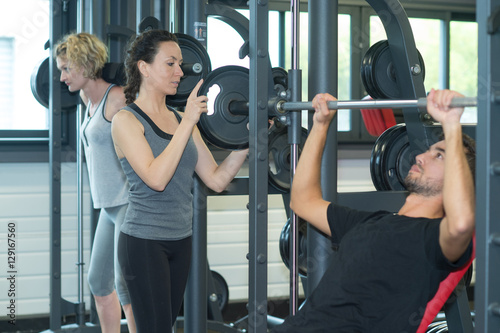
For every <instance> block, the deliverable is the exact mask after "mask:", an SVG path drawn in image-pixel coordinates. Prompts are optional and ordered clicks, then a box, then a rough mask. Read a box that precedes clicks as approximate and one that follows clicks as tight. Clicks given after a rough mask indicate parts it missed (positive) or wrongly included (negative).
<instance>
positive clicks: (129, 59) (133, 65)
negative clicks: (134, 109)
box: [123, 29, 179, 104]
mask: <svg viewBox="0 0 500 333" xmlns="http://www.w3.org/2000/svg"><path fill="white" fill-rule="evenodd" d="M162 42H176V43H177V44H179V41H178V40H177V37H176V36H175V35H174V34H173V33H171V32H168V31H167V30H160V29H152V30H147V31H145V32H143V33H141V34H140V35H137V36H136V37H135V38H134V39H133V40H132V41H131V43H130V45H129V47H128V50H127V56H126V58H125V73H126V75H127V85H126V86H125V88H124V89H123V90H124V92H125V98H126V99H127V104H130V103H133V102H134V101H135V100H136V98H137V94H138V93H139V88H140V86H141V82H142V76H141V72H140V71H139V67H137V63H138V62H139V60H143V61H145V62H147V63H148V64H151V63H152V62H153V60H154V58H155V56H156V54H157V53H158V49H159V45H160V43H162Z"/></svg>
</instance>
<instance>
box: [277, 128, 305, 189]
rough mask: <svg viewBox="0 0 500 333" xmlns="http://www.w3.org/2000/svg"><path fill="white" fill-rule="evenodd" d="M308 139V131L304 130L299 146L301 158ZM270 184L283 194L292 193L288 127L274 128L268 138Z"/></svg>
mask: <svg viewBox="0 0 500 333" xmlns="http://www.w3.org/2000/svg"><path fill="white" fill-rule="evenodd" d="M306 139H307V129H305V128H302V140H301V144H300V145H299V156H300V152H301V151H302V148H303V147H304V143H305V141H306ZM268 154H269V172H268V179H269V184H271V185H272V186H273V187H274V188H276V189H277V190H279V191H282V192H285V193H287V192H289V191H290V159H291V157H290V145H289V144H288V131H287V127H286V126H283V127H282V128H278V127H276V126H273V127H272V128H271V129H270V130H269V137H268Z"/></svg>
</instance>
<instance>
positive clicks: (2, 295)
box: [0, 160, 373, 318]
mask: <svg viewBox="0 0 500 333" xmlns="http://www.w3.org/2000/svg"><path fill="white" fill-rule="evenodd" d="M368 163H369V162H367V161H363V160H347V161H339V182H338V183H339V191H340V192H347V191H350V192H355V191H371V190H373V186H372V185H371V180H370V176H369V171H368V170H369V168H368V165H369V164H368ZM61 176H62V187H61V191H62V207H61V208H62V210H61V213H62V216H61V232H62V243H61V248H62V272H63V277H62V295H63V297H64V298H65V299H67V300H68V301H71V302H76V301H77V293H78V276H77V266H76V262H77V260H78V253H77V246H78V238H77V222H78V221H77V218H76V207H77V201H76V200H77V194H76V168H75V164H74V163H64V164H63V165H62V167H61ZM49 202H50V196H49V167H48V164H46V163H31V164H28V163H12V164H9V163H3V164H0V249H1V251H0V267H1V268H2V269H0V306H2V307H3V306H4V305H6V304H7V302H8V301H9V298H8V297H7V290H8V281H7V276H8V275H7V270H8V269H7V266H6V265H7V254H6V251H5V249H6V248H7V243H6V238H7V224H8V223H9V222H12V221H14V222H15V223H16V228H17V230H16V240H17V243H16V269H17V271H18V274H17V276H16V278H17V279H16V296H17V299H16V302H17V308H16V314H17V316H19V317H23V316H37V315H46V314H48V313H49V311H50V308H49V293H50V288H49V285H50V281H49V270H50V266H49V262H50V257H49V250H50V247H49V246H50V241H49V240H50V229H49V224H50V221H49ZM268 202H269V209H268V224H269V228H268V244H269V245H268V251H269V261H268V296H269V298H270V299H271V298H283V297H288V294H289V282H288V279H289V271H288V269H287V268H286V267H285V265H284V264H283V262H282V260H281V257H280V254H279V247H278V241H279V237H280V233H281V229H282V228H283V225H284V224H285V222H286V212H285V210H284V208H283V207H284V206H283V199H282V196H281V195H270V196H269V198H268ZM247 203H248V196H244V195H240V196H226V195H221V196H210V197H209V198H208V216H207V218H208V226H207V229H208V234H207V238H208V249H207V251H208V258H209V264H210V268H211V269H212V270H215V271H217V272H219V273H220V274H221V275H222V276H223V277H224V278H225V280H226V282H227V283H228V285H229V295H230V296H229V301H230V302H234V301H245V300H246V299H247V298H248V261H247V259H246V254H247V253H248V210H247ZM83 206H84V207H85V208H86V213H85V215H84V233H83V238H84V244H85V249H84V261H85V264H86V265H85V266H84V271H85V279H86V272H87V269H88V260H89V255H90V241H89V238H90V222H89V220H90V219H89V214H88V212H87V209H88V207H90V198H89V191H88V186H87V185H86V183H85V186H84V203H83ZM85 295H86V297H85V302H86V304H87V308H88V307H89V304H90V299H89V296H88V295H89V291H88V286H87V285H85ZM5 315H6V314H4V313H1V312H0V318H5Z"/></svg>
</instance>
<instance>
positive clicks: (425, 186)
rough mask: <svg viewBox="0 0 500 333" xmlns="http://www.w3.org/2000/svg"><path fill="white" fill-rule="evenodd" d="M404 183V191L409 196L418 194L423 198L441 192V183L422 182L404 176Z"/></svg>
mask: <svg viewBox="0 0 500 333" xmlns="http://www.w3.org/2000/svg"><path fill="white" fill-rule="evenodd" d="M404 183H405V184H404V185H405V187H406V190H408V192H410V194H412V193H413V194H418V195H422V196H424V197H432V196H435V195H438V194H440V193H441V191H442V190H443V184H442V183H439V182H436V181H432V180H428V181H425V182H423V181H421V178H418V177H411V175H408V176H406V178H405V181H404Z"/></svg>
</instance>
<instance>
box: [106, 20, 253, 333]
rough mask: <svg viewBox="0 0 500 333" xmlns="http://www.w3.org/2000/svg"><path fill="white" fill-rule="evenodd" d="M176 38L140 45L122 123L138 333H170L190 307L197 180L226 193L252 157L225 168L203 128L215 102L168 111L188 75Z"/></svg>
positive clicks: (128, 254) (151, 35) (127, 254)
mask: <svg viewBox="0 0 500 333" xmlns="http://www.w3.org/2000/svg"><path fill="white" fill-rule="evenodd" d="M181 64H182V53H181V49H180V47H179V44H178V42H177V39H176V37H175V35H174V34H172V33H169V32H168V31H165V30H149V31H146V32H144V33H142V34H141V35H139V36H137V37H136V38H135V40H134V41H133V42H132V44H131V46H130V48H129V50H128V54H127V58H126V62H125V67H126V72H127V86H126V87H125V90H124V91H125V96H126V98H127V104H129V105H128V106H127V107H125V108H124V109H123V110H121V111H120V112H119V113H118V114H117V115H116V116H115V117H114V118H113V124H112V134H113V140H114V143H115V150H116V153H117V155H118V158H119V159H120V162H121V164H122V168H123V170H124V171H125V174H126V175H127V179H128V181H129V184H130V190H129V207H128V209H127V213H126V216H125V221H124V224H123V226H122V229H121V234H120V238H119V261H120V265H121V267H122V270H123V274H124V277H125V280H126V282H127V286H128V288H129V291H130V295H131V299H132V308H133V310H134V316H135V318H136V323H137V329H138V332H141V333H154V332H169V331H170V330H171V328H172V326H173V324H174V322H175V318H176V317H177V315H178V313H179V310H180V306H181V303H182V299H183V295H184V289H185V286H186V281H187V276H188V272H189V265H190V258H191V234H192V216H193V196H192V188H193V182H194V174H195V173H196V174H197V175H198V176H199V177H200V179H201V180H202V181H203V182H204V183H205V184H206V185H207V186H208V187H209V188H210V189H212V190H214V191H216V192H221V191H223V190H224V189H225V188H226V187H227V185H228V184H229V183H230V182H231V180H232V179H233V178H234V176H235V175H236V174H237V172H238V171H239V169H240V167H241V165H242V164H243V162H244V161H245V159H246V155H247V150H242V151H234V152H232V153H231V154H229V155H228V157H227V158H226V159H225V160H224V161H223V162H222V163H221V164H220V165H217V163H216V162H215V160H214V158H213V156H212V153H211V152H210V150H209V149H208V148H207V146H206V145H205V143H204V141H203V139H202V137H201V135H200V132H199V131H198V129H197V127H196V124H197V122H198V120H199V118H200V115H201V114H202V113H205V112H207V97H206V96H197V93H198V90H199V87H200V86H201V83H202V82H201V81H200V82H199V83H198V84H197V86H196V87H195V88H194V90H193V91H192V93H191V95H190V96H189V98H188V100H187V104H186V107H185V109H184V112H183V113H180V112H177V111H175V110H174V109H171V108H169V107H167V106H166V103H165V99H166V96H167V95H175V94H176V92H177V88H178V86H179V83H180V80H181V77H182V76H183V72H182V70H181Z"/></svg>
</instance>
